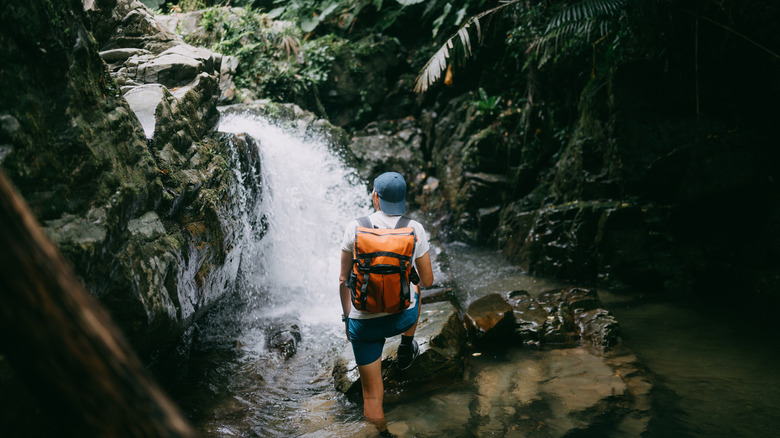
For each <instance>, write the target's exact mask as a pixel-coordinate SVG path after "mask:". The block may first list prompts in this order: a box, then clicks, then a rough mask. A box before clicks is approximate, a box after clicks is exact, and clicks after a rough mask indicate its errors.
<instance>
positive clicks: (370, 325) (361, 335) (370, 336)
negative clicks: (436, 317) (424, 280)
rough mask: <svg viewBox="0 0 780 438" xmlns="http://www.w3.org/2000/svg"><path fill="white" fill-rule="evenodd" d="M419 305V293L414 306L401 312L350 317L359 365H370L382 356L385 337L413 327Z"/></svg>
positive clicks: (352, 338)
mask: <svg viewBox="0 0 780 438" xmlns="http://www.w3.org/2000/svg"><path fill="white" fill-rule="evenodd" d="M419 305H420V296H419V295H418V296H417V303H416V304H415V305H414V307H409V308H408V309H406V310H404V311H403V312H401V313H395V314H392V315H387V316H380V317H379V318H371V319H350V320H349V339H350V341H351V342H352V351H353V352H354V353H355V362H357V364H358V365H368V364H370V363H372V362H374V361H375V360H377V359H379V358H380V357H382V349H383V348H384V346H385V338H389V337H391V336H396V335H400V334H401V333H403V332H405V331H407V330H409V329H410V328H412V327H413V326H414V324H415V323H416V322H417V306H419Z"/></svg>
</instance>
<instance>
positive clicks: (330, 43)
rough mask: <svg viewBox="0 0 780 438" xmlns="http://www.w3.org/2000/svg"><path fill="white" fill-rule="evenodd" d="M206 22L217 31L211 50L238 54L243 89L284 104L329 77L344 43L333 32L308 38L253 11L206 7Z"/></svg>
mask: <svg viewBox="0 0 780 438" xmlns="http://www.w3.org/2000/svg"><path fill="white" fill-rule="evenodd" d="M200 24H201V26H202V27H203V28H204V29H205V30H207V31H209V32H210V33H211V35H213V38H214V40H213V43H212V45H211V47H210V48H211V50H213V51H215V52H219V53H222V54H225V55H233V56H235V57H237V58H238V60H239V71H238V72H237V74H236V77H235V78H234V79H235V82H236V84H237V85H238V86H239V87H241V88H245V89H250V90H253V91H255V92H257V93H258V95H259V96H261V97H265V98H269V99H273V100H276V101H280V102H290V101H295V100H296V98H297V97H301V96H303V95H305V94H307V93H310V92H311V90H312V86H316V85H317V84H320V83H322V82H324V81H325V80H327V78H328V72H329V70H330V63H331V62H332V61H333V59H334V50H336V49H337V48H338V47H339V45H340V44H341V41H340V40H339V39H338V38H336V37H333V36H325V37H322V38H319V39H315V40H310V41H305V42H304V41H302V40H303V38H302V34H301V30H300V29H299V28H298V27H296V26H294V25H292V24H291V23H289V22H283V21H276V20H273V19H271V17H269V15H267V14H264V13H261V12H258V11H256V10H253V9H243V8H233V9H226V8H210V9H206V10H205V11H204V12H203V16H202V18H201V22H200Z"/></svg>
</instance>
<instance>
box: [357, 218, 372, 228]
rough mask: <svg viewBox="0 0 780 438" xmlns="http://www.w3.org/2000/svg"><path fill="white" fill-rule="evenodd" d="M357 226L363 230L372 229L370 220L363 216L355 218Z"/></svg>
mask: <svg viewBox="0 0 780 438" xmlns="http://www.w3.org/2000/svg"><path fill="white" fill-rule="evenodd" d="M357 222H358V225H360V226H361V227H363V228H374V226H373V225H371V219H369V218H368V216H363V217H359V218H357Z"/></svg>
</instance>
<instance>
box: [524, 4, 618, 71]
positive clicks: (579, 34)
mask: <svg viewBox="0 0 780 438" xmlns="http://www.w3.org/2000/svg"><path fill="white" fill-rule="evenodd" d="M626 4H627V1H626V0H581V1H579V2H577V3H573V4H570V5H568V6H565V7H564V8H563V9H561V10H560V11H558V13H556V14H555V15H554V16H553V17H552V18H551V19H550V21H549V22H548V23H547V28H546V29H545V31H544V33H543V34H541V35H540V36H539V37H537V38H535V39H534V40H532V41H531V43H530V44H529V45H528V49H527V50H526V53H530V52H535V53H536V55H537V60H538V61H537V63H538V66H541V65H543V64H544V63H545V62H546V61H547V60H548V59H549V58H550V52H556V51H557V50H558V41H559V40H561V39H564V40H570V39H579V40H589V39H590V38H591V36H593V34H594V33H595V32H594V30H595V29H598V34H597V35H596V36H597V37H603V36H604V35H607V34H608V33H609V32H610V28H609V24H610V21H609V19H610V18H612V17H613V16H615V15H617V14H618V13H620V11H621V10H622V9H623V8H624V7H625V6H626Z"/></svg>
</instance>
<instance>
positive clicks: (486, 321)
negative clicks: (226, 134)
mask: <svg viewBox="0 0 780 438" xmlns="http://www.w3.org/2000/svg"><path fill="white" fill-rule="evenodd" d="M464 319H465V321H466V328H467V331H468V335H469V340H471V341H472V342H474V343H475V344H477V345H487V344H491V343H496V342H504V341H505V339H506V338H507V337H509V336H510V335H511V334H512V330H513V328H514V322H515V320H514V313H513V312H512V306H511V305H509V303H507V302H506V300H504V298H503V297H501V295H499V294H495V293H494V294H489V295H485V296H484V297H482V298H479V299H477V300H476V301H474V302H473V303H471V304H470V305H469V307H468V309H467V310H466V315H465V317H464Z"/></svg>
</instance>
